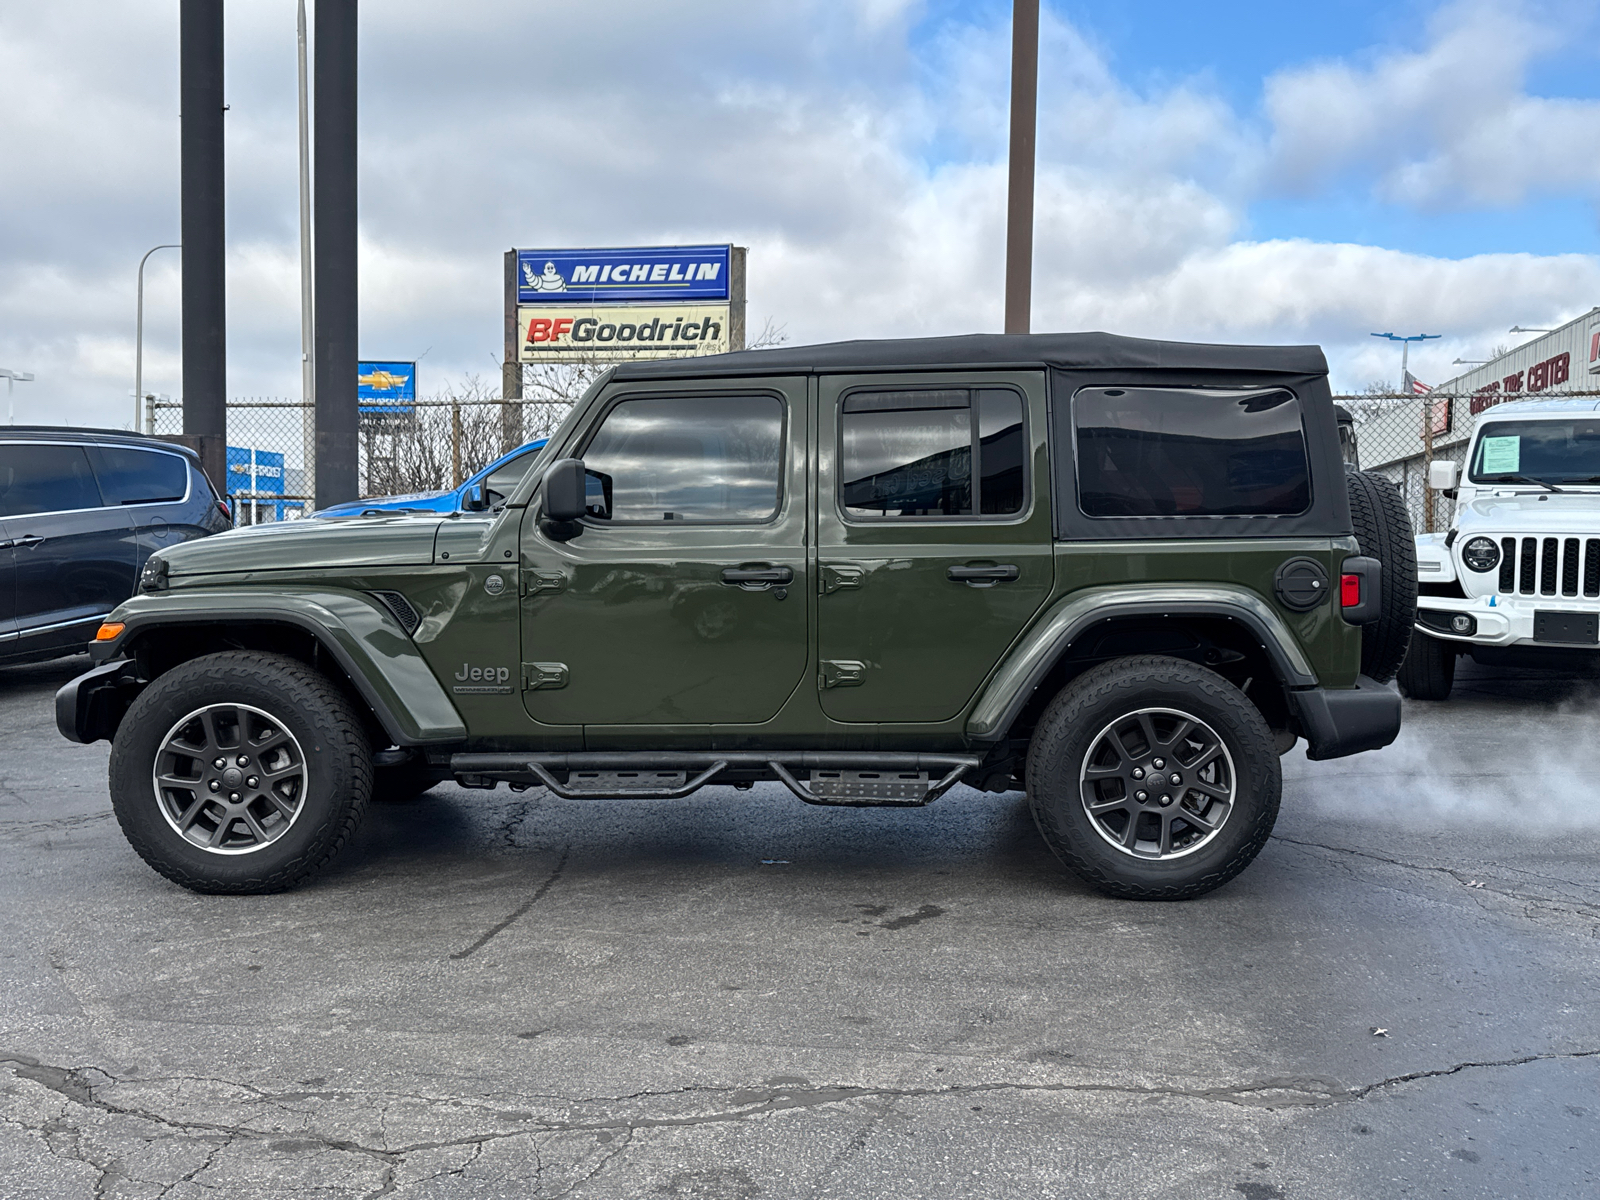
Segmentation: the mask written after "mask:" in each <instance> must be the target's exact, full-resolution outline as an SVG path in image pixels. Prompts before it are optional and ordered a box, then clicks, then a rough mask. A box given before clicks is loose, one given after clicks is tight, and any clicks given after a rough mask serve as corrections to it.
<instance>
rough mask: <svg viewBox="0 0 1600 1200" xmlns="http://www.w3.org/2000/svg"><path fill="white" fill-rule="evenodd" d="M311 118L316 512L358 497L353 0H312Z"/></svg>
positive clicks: (354, 20) (358, 431) (354, 1)
mask: <svg viewBox="0 0 1600 1200" xmlns="http://www.w3.org/2000/svg"><path fill="white" fill-rule="evenodd" d="M314 19H315V22H316V25H315V33H316V62H315V64H314V66H313V68H312V71H313V77H314V81H315V85H316V97H315V104H314V107H313V115H312V120H313V122H314V126H315V131H316V137H315V139H314V142H313V146H312V157H313V162H314V172H313V176H312V189H313V197H314V198H313V209H314V211H313V215H312V238H313V242H314V254H313V258H314V261H313V265H312V271H313V276H314V279H315V286H316V292H315V310H314V312H313V346H314V361H315V364H316V378H315V381H314V387H315V395H316V414H317V454H316V467H315V470H316V500H315V506H316V507H317V508H326V507H328V505H330V504H342V503H344V502H346V501H350V500H354V499H355V498H356V496H357V493H358V492H359V491H360V486H359V480H358V478H357V476H358V471H357V465H358V463H359V461H360V436H359V435H360V420H359V410H358V406H357V403H356V360H357V357H358V351H357V330H358V325H357V309H356V0H317V6H316V13H315V18H314Z"/></svg>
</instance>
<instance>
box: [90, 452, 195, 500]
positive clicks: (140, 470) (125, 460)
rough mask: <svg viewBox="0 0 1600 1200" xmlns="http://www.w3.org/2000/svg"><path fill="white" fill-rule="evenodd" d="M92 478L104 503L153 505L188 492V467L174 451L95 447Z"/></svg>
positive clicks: (180, 497)
mask: <svg viewBox="0 0 1600 1200" xmlns="http://www.w3.org/2000/svg"><path fill="white" fill-rule="evenodd" d="M94 455H95V460H96V461H95V464H94V474H95V478H96V479H97V480H99V482H100V492H101V494H102V495H103V496H104V497H105V501H106V503H107V504H154V503H157V502H158V501H162V500H182V499H183V498H184V496H186V495H187V494H188V492H189V470H188V467H187V466H186V465H185V463H184V461H183V459H181V458H179V457H178V456H177V455H176V454H163V453H162V452H160V451H159V450H135V449H132V448H130V447H127V446H97V447H95V450H94Z"/></svg>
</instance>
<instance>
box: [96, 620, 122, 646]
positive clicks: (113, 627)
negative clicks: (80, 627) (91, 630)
mask: <svg viewBox="0 0 1600 1200" xmlns="http://www.w3.org/2000/svg"><path fill="white" fill-rule="evenodd" d="M126 628H127V626H126V625H124V624H123V623H122V622H121V621H107V622H106V623H105V624H104V625H102V626H100V628H99V629H97V630H96V631H95V635H94V640H95V641H97V642H110V641H115V640H116V639H117V638H118V637H120V636H122V631H123V630H124V629H126Z"/></svg>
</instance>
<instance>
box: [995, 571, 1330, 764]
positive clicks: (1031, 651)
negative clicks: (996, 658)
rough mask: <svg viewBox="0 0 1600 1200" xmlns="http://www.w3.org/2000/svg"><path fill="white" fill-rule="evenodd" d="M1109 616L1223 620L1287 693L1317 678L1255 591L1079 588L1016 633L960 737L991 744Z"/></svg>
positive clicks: (1181, 587)
mask: <svg viewBox="0 0 1600 1200" xmlns="http://www.w3.org/2000/svg"><path fill="white" fill-rule="evenodd" d="M1114 617H1228V618H1231V619H1232V620H1235V621H1238V622H1239V623H1240V624H1241V625H1243V626H1244V627H1245V628H1247V629H1248V630H1250V632H1251V633H1252V634H1254V635H1255V638H1256V640H1257V641H1259V642H1260V643H1261V645H1262V648H1263V649H1265V651H1266V653H1267V656H1268V658H1269V659H1270V660H1271V662H1272V666H1273V670H1274V671H1276V672H1277V675H1278V678H1279V680H1280V681H1281V682H1282V683H1283V684H1284V685H1285V686H1287V687H1291V688H1304V687H1315V686H1316V685H1317V677H1316V675H1315V674H1313V673H1312V670H1311V664H1310V662H1308V661H1307V659H1306V656H1305V654H1304V653H1303V652H1302V651H1301V649H1300V644H1299V643H1298V642H1297V641H1296V640H1295V637H1294V635H1293V634H1292V633H1290V632H1289V628H1288V626H1286V625H1285V624H1284V623H1283V619H1282V618H1281V617H1279V616H1278V614H1277V612H1276V611H1275V610H1274V609H1273V608H1272V606H1271V605H1270V604H1268V603H1267V602H1266V601H1265V600H1263V599H1262V598H1261V597H1260V596H1258V595H1256V593H1254V592H1252V591H1249V590H1248V589H1246V588H1241V587H1230V586H1228V585H1225V584H1135V585H1132V586H1129V585H1119V586H1115V587H1098V588H1086V589H1084V590H1083V591H1081V592H1074V593H1073V594H1072V595H1070V596H1068V597H1066V598H1065V599H1062V600H1060V601H1058V602H1057V603H1056V604H1055V605H1054V606H1053V607H1051V608H1050V609H1049V610H1047V611H1046V612H1045V614H1044V615H1043V616H1042V617H1041V618H1040V619H1039V620H1038V621H1037V622H1035V624H1034V625H1033V627H1032V628H1031V629H1030V630H1028V632H1027V633H1026V634H1024V635H1023V637H1022V640H1021V641H1020V642H1018V643H1017V645H1016V646H1014V647H1013V648H1012V650H1011V652H1010V653H1009V654H1008V655H1007V656H1006V659H1005V661H1004V662H1003V663H1002V664H1001V667H1000V669H999V671H997V672H996V673H995V674H994V675H993V676H992V677H991V678H990V680H989V682H988V683H987V684H986V685H985V686H984V688H983V691H982V692H981V693H979V696H978V702H977V704H976V705H974V706H973V709H972V715H971V716H970V717H968V718H967V736H968V737H970V738H972V739H973V740H974V741H980V742H992V741H998V740H999V739H1000V738H1001V737H1003V736H1004V735H1005V732H1006V730H1008V729H1009V728H1010V727H1011V723H1012V722H1013V721H1015V720H1016V719H1017V714H1018V713H1020V712H1021V711H1022V708H1023V706H1024V705H1025V704H1027V702H1028V698H1029V697H1030V696H1032V695H1033V692H1034V689H1035V688H1037V687H1038V686H1039V684H1040V683H1042V682H1043V681H1044V678H1045V676H1046V675H1048V674H1049V673H1050V670H1051V668H1052V667H1054V666H1055V664H1056V662H1057V660H1058V659H1059V658H1060V657H1061V655H1062V654H1063V653H1064V652H1065V651H1066V650H1067V648H1068V647H1069V646H1071V645H1072V643H1073V642H1074V641H1075V640H1076V639H1077V638H1078V637H1079V636H1080V635H1081V634H1083V632H1084V631H1085V630H1087V629H1088V628H1090V627H1091V626H1093V625H1097V624H1099V623H1100V622H1102V621H1105V620H1107V619H1108V618H1114Z"/></svg>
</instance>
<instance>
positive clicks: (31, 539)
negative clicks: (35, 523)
mask: <svg viewBox="0 0 1600 1200" xmlns="http://www.w3.org/2000/svg"><path fill="white" fill-rule="evenodd" d="M44 543H45V539H44V538H42V537H39V536H38V535H37V534H33V533H25V534H23V535H22V536H21V537H19V538H17V539H16V540H15V541H13V542H12V543H11V544H12V545H13V546H26V547H28V549H30V550H31V549H33V548H34V547H35V546H42V545H44Z"/></svg>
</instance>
